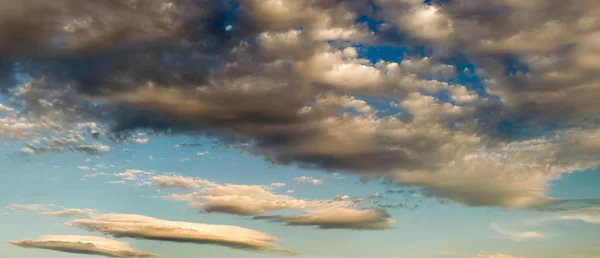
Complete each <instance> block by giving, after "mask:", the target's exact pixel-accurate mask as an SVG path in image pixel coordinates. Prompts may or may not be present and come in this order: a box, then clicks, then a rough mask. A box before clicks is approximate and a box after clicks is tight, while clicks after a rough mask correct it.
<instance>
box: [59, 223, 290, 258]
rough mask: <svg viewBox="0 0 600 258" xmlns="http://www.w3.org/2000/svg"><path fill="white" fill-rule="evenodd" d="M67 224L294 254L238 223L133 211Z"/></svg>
mask: <svg viewBox="0 0 600 258" xmlns="http://www.w3.org/2000/svg"><path fill="white" fill-rule="evenodd" d="M68 225H70V226H74V227H78V228H83V229H86V230H90V231H95V232H99V233H103V234H108V235H111V236H114V237H117V238H121V237H127V238H141V239H147V240H157V241H170V242H184V243H195V244H215V245H221V246H226V247H231V248H239V249H248V250H255V251H268V252H276V253H282V254H287V255H294V254H297V253H296V252H294V251H290V250H286V249H282V248H280V247H277V246H276V245H274V244H272V243H271V242H273V241H277V240H278V239H277V238H275V237H272V236H270V235H267V234H265V233H262V232H258V231H254V230H251V229H246V228H242V227H237V226H229V225H210V224H199V223H191V222H182V221H169V220H161V219H157V218H152V217H147V216H142V215H134V214H103V215H99V216H96V217H93V218H91V219H78V220H74V221H73V222H71V223H69V224H68Z"/></svg>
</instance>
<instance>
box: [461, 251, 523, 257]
mask: <svg viewBox="0 0 600 258" xmlns="http://www.w3.org/2000/svg"><path fill="white" fill-rule="evenodd" d="M468 258H533V257H530V256H513V255H510V254H503V253H487V252H479V253H478V254H477V255H475V256H468Z"/></svg>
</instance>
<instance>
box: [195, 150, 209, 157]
mask: <svg viewBox="0 0 600 258" xmlns="http://www.w3.org/2000/svg"><path fill="white" fill-rule="evenodd" d="M209 154H210V152H208V151H202V152H198V153H196V156H206V155H209Z"/></svg>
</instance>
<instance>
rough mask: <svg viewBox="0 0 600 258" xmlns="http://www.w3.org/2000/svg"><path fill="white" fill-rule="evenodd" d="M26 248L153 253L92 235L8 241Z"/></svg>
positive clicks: (121, 255)
mask: <svg viewBox="0 0 600 258" xmlns="http://www.w3.org/2000/svg"><path fill="white" fill-rule="evenodd" d="M8 243H10V244H12V245H16V246H20V247H26V248H38V249H48V250H54V251H60V252H66V253H74V254H90V255H103V256H108V257H117V258H138V257H152V256H156V255H155V254H152V253H148V252H142V251H138V250H135V249H133V248H131V247H130V246H129V245H128V244H127V243H125V242H120V241H116V240H112V239H108V238H102V237H92V236H73V235H66V236H43V237H42V238H40V239H38V240H32V239H27V240H20V241H8Z"/></svg>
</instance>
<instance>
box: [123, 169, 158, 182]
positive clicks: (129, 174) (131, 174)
mask: <svg viewBox="0 0 600 258" xmlns="http://www.w3.org/2000/svg"><path fill="white" fill-rule="evenodd" d="M153 174H154V172H148V171H144V170H140V169H127V170H125V172H121V173H117V174H115V176H118V177H120V178H122V179H123V180H129V181H133V180H138V179H139V178H138V176H140V175H153Z"/></svg>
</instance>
